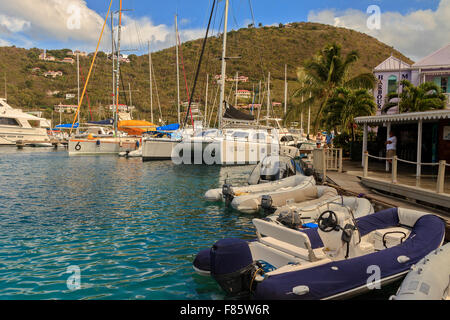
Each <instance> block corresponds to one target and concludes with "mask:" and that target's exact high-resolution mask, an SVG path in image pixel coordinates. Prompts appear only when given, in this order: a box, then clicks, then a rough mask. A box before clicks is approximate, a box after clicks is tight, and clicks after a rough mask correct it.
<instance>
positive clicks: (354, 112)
mask: <svg viewBox="0 0 450 320" xmlns="http://www.w3.org/2000/svg"><path fill="white" fill-rule="evenodd" d="M323 111H324V114H327V118H326V120H325V124H326V126H327V127H328V128H330V127H331V126H334V130H335V131H337V128H339V129H340V131H341V132H343V133H350V132H351V136H352V141H353V142H354V141H355V140H356V137H355V131H354V128H355V118H357V117H364V116H371V115H374V114H375V113H376V111H377V106H376V104H375V101H374V98H373V95H372V94H371V93H370V92H369V91H368V90H366V89H356V90H353V89H348V88H345V87H339V88H337V89H336V90H335V92H334V94H333V96H331V97H330V99H329V100H328V101H327V105H326V106H325V108H324V110H323Z"/></svg>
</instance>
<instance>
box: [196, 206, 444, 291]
mask: <svg viewBox="0 0 450 320" xmlns="http://www.w3.org/2000/svg"><path fill="white" fill-rule="evenodd" d="M253 224H254V225H255V227H256V230H257V236H258V238H257V239H256V241H244V240H239V239H225V240H220V241H218V242H217V243H216V244H214V246H213V247H212V248H211V249H207V250H203V251H201V252H199V253H198V254H197V256H196V258H195V261H194V263H193V265H194V270H195V271H197V272H198V273H199V274H203V275H207V274H208V275H210V276H212V277H213V278H214V279H215V280H216V281H217V282H218V283H219V285H220V286H221V288H222V289H223V290H224V291H225V292H226V293H227V294H228V295H230V296H235V297H248V296H250V297H252V298H254V299H258V300H260V299H270V300H317V299H341V298H349V297H352V296H355V295H358V294H361V293H364V292H366V291H369V290H370V288H375V287H376V286H377V285H381V286H383V285H385V284H388V283H390V282H393V281H396V280H398V279H401V278H402V277H404V276H405V275H406V274H407V273H408V270H409V269H410V268H411V266H412V265H414V264H416V263H418V262H419V261H420V260H421V259H423V258H424V257H425V256H426V255H427V254H428V253H429V252H431V251H432V250H436V249H437V248H439V247H440V246H441V245H442V243H443V241H444V237H445V223H444V221H443V220H442V219H441V218H439V217H437V216H435V215H433V214H429V213H425V212H419V211H415V210H408V209H402V208H398V209H397V208H391V209H388V210H384V211H381V212H378V213H374V214H371V215H368V216H365V217H362V218H360V219H357V220H355V219H353V217H351V216H349V215H348V214H347V213H345V212H344V211H342V212H339V211H336V212H335V211H325V212H323V213H322V214H321V215H320V217H319V219H318V225H319V228H315V229H308V230H304V231H296V230H292V229H288V228H285V227H283V226H278V225H276V224H274V223H271V222H267V221H264V220H260V219H255V220H254V221H253ZM374 275H378V277H375V276H374ZM371 278H373V279H372V280H371ZM371 286H373V287H371Z"/></svg>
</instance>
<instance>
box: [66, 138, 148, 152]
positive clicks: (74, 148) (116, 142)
mask: <svg viewBox="0 0 450 320" xmlns="http://www.w3.org/2000/svg"><path fill="white" fill-rule="evenodd" d="M137 141H139V139H138V138H134V139H133V138H127V139H120V138H99V139H93V140H89V139H71V140H70V141H69V147H68V151H69V155H70V156H76V155H97V154H119V153H120V152H127V151H128V152H130V151H134V150H136V147H137V146H136V142H137Z"/></svg>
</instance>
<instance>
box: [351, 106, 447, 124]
mask: <svg viewBox="0 0 450 320" xmlns="http://www.w3.org/2000/svg"><path fill="white" fill-rule="evenodd" d="M441 119H450V110H449V109H444V110H433V111H425V112H410V113H400V114H390V115H381V116H372V117H358V118H356V119H355V122H356V123H357V124H365V123H367V124H374V125H377V124H383V123H389V122H390V123H396V122H397V123H398V122H416V121H419V120H425V121H427V120H441Z"/></svg>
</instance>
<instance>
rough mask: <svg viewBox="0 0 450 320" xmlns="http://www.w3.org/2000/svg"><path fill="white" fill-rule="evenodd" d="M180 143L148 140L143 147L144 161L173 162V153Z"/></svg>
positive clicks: (162, 139)
mask: <svg viewBox="0 0 450 320" xmlns="http://www.w3.org/2000/svg"><path fill="white" fill-rule="evenodd" d="M178 144H179V141H176V140H171V139H164V138H161V139H146V140H144V142H143V147H142V160H143V161H160V160H171V159H172V151H173V150H174V148H175V147H176V146H177V145H178Z"/></svg>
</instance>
